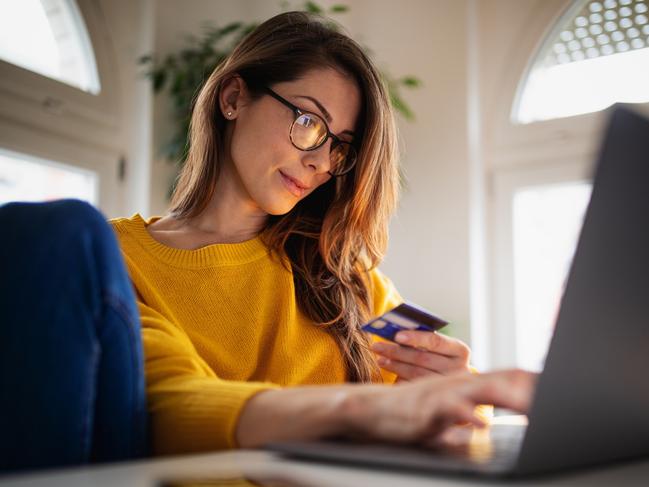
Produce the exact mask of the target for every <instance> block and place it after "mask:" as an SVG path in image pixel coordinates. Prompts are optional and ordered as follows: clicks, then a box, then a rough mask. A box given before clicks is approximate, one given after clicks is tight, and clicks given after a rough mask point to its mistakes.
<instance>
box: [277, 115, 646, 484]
mask: <svg viewBox="0 0 649 487" xmlns="http://www.w3.org/2000/svg"><path fill="white" fill-rule="evenodd" d="M647 373H649V120H647V119H645V118H644V117H642V116H640V115H638V114H637V113H635V112H633V111H632V110H630V109H629V108H626V107H624V106H616V107H613V108H612V109H611V116H610V119H609V124H608V128H607V131H606V136H605V139H604V142H603V145H602V147H601V149H600V153H599V157H598V161H597V164H596V168H595V177H594V184H593V191H592V195H591V199H590V203H589V205H588V209H587V211H586V215H585V219H584V224H583V227H582V230H581V235H580V238H579V242H578V245H577V249H576V252H575V255H574V259H573V262H572V265H571V268H570V272H569V275H568V280H567V283H566V287H565V291H564V294H563V297H562V301H561V307H560V311H559V314H558V317H557V323H556V328H555V332H554V336H553V338H552V341H551V344H550V348H549V351H548V355H547V357H546V362H545V367H544V370H543V372H542V373H541V375H540V377H539V381H538V384H537V388H536V392H535V396H534V399H533V402H532V406H531V409H530V411H529V414H528V424H527V425H493V426H491V427H490V428H488V430H486V431H487V434H486V435H482V436H483V438H480V434H479V431H480V430H477V431H476V432H474V433H473V436H474V437H473V438H472V439H471V440H469V441H467V442H464V443H462V442H460V443H457V444H455V445H453V444H444V442H442V445H440V446H438V447H436V448H422V447H416V446H412V447H409V446H400V445H394V444H387V443H357V442H353V441H344V440H327V441H317V442H278V443H271V444H269V445H267V446H266V448H268V449H270V450H273V451H276V452H281V453H282V454H284V455H288V456H290V457H293V458H302V459H310V460H326V461H333V462H344V463H347V464H363V465H372V466H381V467H396V468H402V469H408V470H419V471H432V472H453V473H461V474H476V475H485V476H523V475H531V474H538V473H549V472H555V471H560V470H565V469H570V468H576V467H582V466H588V465H597V464H602V463H609V462H614V461H620V460H625V459H632V458H637V457H642V456H648V455H649V381H648V380H647V378H646V374H647ZM456 429H460V428H456ZM463 429H464V430H469V431H470V428H463ZM476 433H478V434H477V436H478V438H476V437H475V436H476ZM484 436H486V439H485V438H484Z"/></svg>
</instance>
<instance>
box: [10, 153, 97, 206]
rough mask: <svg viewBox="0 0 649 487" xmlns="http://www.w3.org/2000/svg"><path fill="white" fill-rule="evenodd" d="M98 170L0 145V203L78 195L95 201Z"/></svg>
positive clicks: (75, 196)
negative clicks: (28, 154) (49, 159)
mask: <svg viewBox="0 0 649 487" xmlns="http://www.w3.org/2000/svg"><path fill="white" fill-rule="evenodd" d="M97 186H98V178H97V174H95V173H94V172H92V171H88V170H85V169H80V168H77V167H73V166H68V165H66V164H61V163H58V162H54V161H48V160H44V159H39V158H35V157H31V156H27V155H25V154H18V153H16V152H10V151H6V150H2V149H0V204H3V203H8V202H10V201H50V200H56V199H60V198H77V199H81V200H84V201H87V202H88V203H91V204H93V205H97Z"/></svg>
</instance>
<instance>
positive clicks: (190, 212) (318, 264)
mask: <svg viewBox="0 0 649 487" xmlns="http://www.w3.org/2000/svg"><path fill="white" fill-rule="evenodd" d="M328 22H329V21H328V20H327V21H325V20H324V19H322V18H320V17H319V16H316V15H313V14H307V13H304V12H287V13H283V14H280V15H277V16H275V17H273V18H271V19H269V20H267V21H266V22H264V23H263V24H261V25H260V26H259V27H257V28H256V29H255V30H254V31H252V32H251V33H250V34H249V35H248V36H247V37H245V38H244V39H243V40H242V41H241V42H240V43H239V44H238V45H237V47H236V48H235V49H234V50H233V52H232V53H231V54H230V56H229V57H228V58H227V59H226V60H225V61H224V62H223V63H222V64H221V65H219V66H218V67H217V68H216V69H215V70H214V72H212V74H211V75H210V76H209V78H208V79H207V81H206V82H205V84H204V86H203V87H202V89H201V90H200V93H199V94H198V97H197V99H196V102H195V106H194V110H193V113H192V119H191V128H190V147H189V151H188V156H187V160H186V162H185V165H184V167H183V170H182V172H181V174H180V176H179V179H178V184H177V185H176V189H175V191H174V194H173V197H172V201H171V208H170V212H171V214H173V215H174V216H176V217H177V218H191V217H194V216H196V215H198V214H199V213H200V212H201V211H203V210H204V209H205V207H206V205H207V203H208V202H209V200H210V199H211V197H212V196H213V193H214V188H215V183H216V180H217V178H218V174H219V164H220V159H221V157H222V155H221V151H222V148H223V144H224V140H223V137H224V133H225V126H226V123H227V121H226V120H225V118H224V116H223V114H222V113H221V110H220V108H219V103H218V99H219V93H220V89H221V86H222V84H223V82H224V81H226V80H228V79H230V78H232V77H233V76H240V77H241V78H242V79H243V80H244V82H245V83H246V85H247V87H248V89H249V91H250V93H251V96H252V97H253V98H255V97H257V96H261V94H262V90H263V88H264V87H266V86H272V85H274V84H275V83H280V82H284V81H292V80H295V79H297V78H298V77H299V76H300V75H302V74H304V73H305V72H307V71H309V70H311V69H317V68H323V67H328V66H329V67H333V68H335V69H338V70H339V71H342V72H344V73H346V74H348V75H349V76H351V77H352V78H353V79H354V80H355V81H356V83H357V84H358V86H359V88H360V91H361V94H362V107H361V113H360V116H359V127H357V130H356V132H357V133H359V134H361V136H360V139H359V140H358V142H357V144H358V146H357V147H358V149H357V151H358V160H357V164H356V166H355V168H354V170H353V171H352V172H350V173H348V174H346V175H345V176H342V177H340V178H332V179H331V180H329V181H328V182H326V183H325V184H323V185H322V186H320V187H319V188H317V189H316V190H315V191H314V192H313V193H312V194H310V195H309V196H308V197H307V198H305V199H304V200H302V201H300V202H299V203H298V204H297V205H296V206H295V207H294V208H293V209H292V210H291V211H290V212H289V213H287V214H285V215H281V216H269V218H268V221H267V224H266V227H265V229H264V231H263V233H262V238H263V239H264V242H265V243H266V244H267V245H268V247H269V248H270V249H271V250H272V251H274V252H275V253H277V255H281V256H284V257H285V258H287V259H288V262H289V263H290V266H291V268H292V271H293V279H294V283H295V292H296V298H297V301H298V304H299V306H300V309H301V310H302V312H303V313H304V314H305V315H306V316H308V317H309V318H310V319H311V320H312V321H313V322H314V323H315V324H316V325H318V326H323V327H325V328H326V329H327V330H328V331H329V332H330V333H331V334H332V336H333V337H334V338H335V339H336V341H337V343H338V345H339V347H340V350H341V352H342V355H343V357H344V361H345V365H346V370H347V374H348V377H347V379H348V380H350V381H352V382H371V381H380V374H379V370H378V367H377V365H376V362H375V360H374V357H373V355H372V352H371V350H370V349H369V340H368V338H367V337H366V336H365V334H364V333H363V332H362V331H361V330H360V325H361V324H362V323H363V322H364V321H366V320H367V319H369V318H370V316H371V313H372V299H371V295H370V294H371V291H370V288H369V282H368V276H367V272H368V271H369V270H370V269H372V268H374V267H375V266H377V265H378V263H379V262H380V261H381V259H382V257H383V255H384V253H385V249H386V246H387V226H388V221H389V218H390V216H391V214H392V212H393V211H394V208H395V206H396V202H397V193H398V171H397V140H396V129H395V123H394V118H393V114H392V110H391V108H390V103H389V98H388V96H387V93H386V89H385V87H384V85H383V83H382V81H381V78H380V75H379V73H378V72H377V70H376V68H375V67H374V66H373V64H372V62H371V61H370V60H369V59H368V57H367V56H366V55H365V54H364V53H363V51H362V49H361V48H360V47H359V46H358V44H356V43H355V42H354V41H353V40H352V39H350V38H349V37H348V36H346V35H344V34H341V33H339V32H337V31H336V30H334V29H332V28H331V27H330V24H329V25H328Z"/></svg>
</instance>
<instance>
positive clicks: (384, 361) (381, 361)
mask: <svg viewBox="0 0 649 487" xmlns="http://www.w3.org/2000/svg"><path fill="white" fill-rule="evenodd" d="M376 363H377V364H379V365H380V366H384V365H388V364H389V363H390V360H389V359H387V358H385V357H379V358H378V359H376Z"/></svg>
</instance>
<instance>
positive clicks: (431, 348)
mask: <svg viewBox="0 0 649 487" xmlns="http://www.w3.org/2000/svg"><path fill="white" fill-rule="evenodd" d="M395 340H396V341H397V342H399V343H398V344H397V343H391V342H383V341H381V342H375V343H373V344H372V350H373V351H374V352H375V353H377V354H378V355H379V357H378V364H379V366H380V367H382V368H384V369H386V370H389V371H390V372H394V373H395V374H397V376H398V377H399V381H404V380H405V381H408V380H411V379H415V378H417V377H421V376H424V375H428V374H439V375H449V374H454V373H457V372H467V373H468V372H470V369H469V356H470V354H471V350H470V349H469V346H468V345H467V344H466V343H464V342H462V341H460V340H457V339H455V338H451V337H447V336H445V335H442V334H440V333H436V332H430V331H414V330H413V331H400V332H399V333H397V335H396V336H395Z"/></svg>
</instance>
